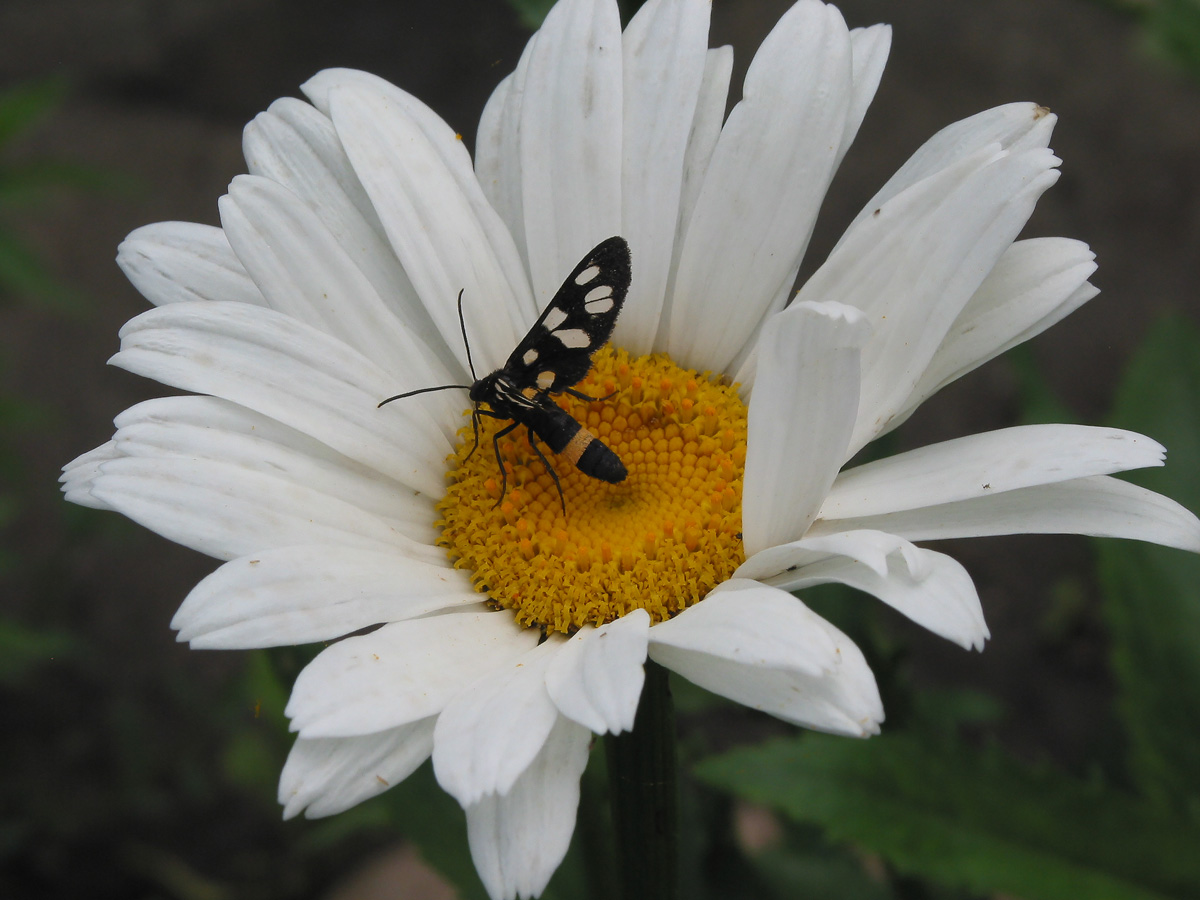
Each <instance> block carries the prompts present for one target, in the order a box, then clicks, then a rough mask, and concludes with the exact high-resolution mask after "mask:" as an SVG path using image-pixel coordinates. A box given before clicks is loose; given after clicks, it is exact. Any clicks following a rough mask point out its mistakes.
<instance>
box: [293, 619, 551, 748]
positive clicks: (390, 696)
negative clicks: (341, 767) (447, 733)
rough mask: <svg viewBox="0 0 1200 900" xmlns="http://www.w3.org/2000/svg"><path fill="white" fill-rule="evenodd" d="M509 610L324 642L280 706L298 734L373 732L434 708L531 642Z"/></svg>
mask: <svg viewBox="0 0 1200 900" xmlns="http://www.w3.org/2000/svg"><path fill="white" fill-rule="evenodd" d="M537 640H538V631H537V629H536V628H522V627H521V626H519V625H517V624H516V622H515V621H514V620H513V616H512V613H510V612H507V611H504V612H479V611H469V612H461V613H445V614H443V615H434V616H426V617H424V618H420V619H412V620H409V621H404V622H395V623H393V624H391V625H384V626H383V627H382V628H380V629H378V630H377V631H373V632H371V633H370V634H364V635H362V636H360V637H351V638H346V639H345V640H344V641H339V642H338V643H336V644H334V645H332V646H331V647H328V648H326V649H325V650H323V651H322V652H321V654H320V655H319V656H318V657H317V658H316V659H314V660H313V661H312V662H311V663H309V664H308V665H307V666H305V668H304V671H302V672H301V673H300V675H299V676H298V677H297V678H296V684H295V687H293V688H292V698H291V700H289V701H288V705H287V709H286V710H285V712H286V713H287V715H288V716H289V717H290V718H291V720H292V730H293V731H299V732H300V735H301V737H305V738H316V737H351V736H354V735H359V734H374V733H376V732H379V731H384V730H386V729H389V728H395V727H396V726H398V725H405V724H407V723H409V722H415V721H416V720H417V719H423V718H425V717H426V716H431V715H436V714H437V713H439V712H441V711H442V709H443V707H445V705H446V703H447V702H449V700H450V698H451V697H453V696H454V695H455V694H457V693H459V692H460V691H462V690H463V689H464V688H466V687H468V686H469V685H470V684H471V683H472V682H474V681H475V680H477V679H478V678H480V677H481V676H483V675H485V674H486V673H488V672H491V671H495V670H496V669H497V668H500V667H506V666H508V665H510V664H511V663H512V661H514V660H515V659H517V658H518V657H520V656H521V655H522V654H523V653H525V652H526V651H527V650H529V649H530V648H531V647H533V646H535V645H536V644H537Z"/></svg>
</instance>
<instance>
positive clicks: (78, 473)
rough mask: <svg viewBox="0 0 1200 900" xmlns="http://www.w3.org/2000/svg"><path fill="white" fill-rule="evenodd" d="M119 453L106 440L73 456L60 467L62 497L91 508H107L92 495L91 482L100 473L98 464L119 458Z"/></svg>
mask: <svg viewBox="0 0 1200 900" xmlns="http://www.w3.org/2000/svg"><path fill="white" fill-rule="evenodd" d="M120 456H121V453H120V451H119V450H117V445H116V444H115V443H114V442H113V441H107V442H105V443H103V444H101V445H100V446H99V447H96V448H95V449H94V450H89V451H88V452H87V453H82V454H80V455H79V456H77V457H75V458H74V459H73V460H71V461H70V462H69V463H67V464H66V465H65V466H63V469H62V475H60V476H59V478H58V480H59V482H60V483H61V484H62V492H63V497H64V498H65V499H67V500H69V501H70V502H71V503H78V504H79V505H80V506H87V507H90V508H91V509H109V506H108V504H107V503H104V502H103V501H101V500H98V499H96V498H95V497H93V496H92V484H93V483H94V482H95V481H96V478H97V477H99V475H100V464H101V463H105V462H108V461H109V460H110V459H119V458H120Z"/></svg>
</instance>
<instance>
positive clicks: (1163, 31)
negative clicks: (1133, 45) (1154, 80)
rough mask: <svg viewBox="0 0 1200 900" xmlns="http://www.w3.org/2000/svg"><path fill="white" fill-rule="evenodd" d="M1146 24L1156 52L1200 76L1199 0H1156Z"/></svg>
mask: <svg viewBox="0 0 1200 900" xmlns="http://www.w3.org/2000/svg"><path fill="white" fill-rule="evenodd" d="M1145 24H1146V34H1147V37H1148V38H1149V40H1150V46H1151V48H1152V49H1153V50H1154V51H1155V52H1157V53H1158V54H1160V55H1161V56H1164V57H1166V58H1167V59H1169V60H1171V61H1172V62H1174V63H1176V64H1177V65H1179V66H1181V67H1182V68H1183V69H1185V70H1186V71H1187V72H1189V73H1190V74H1191V75H1192V76H1193V77H1200V0H1157V2H1155V3H1152V4H1150V11H1149V14H1148V15H1147V17H1146V23H1145Z"/></svg>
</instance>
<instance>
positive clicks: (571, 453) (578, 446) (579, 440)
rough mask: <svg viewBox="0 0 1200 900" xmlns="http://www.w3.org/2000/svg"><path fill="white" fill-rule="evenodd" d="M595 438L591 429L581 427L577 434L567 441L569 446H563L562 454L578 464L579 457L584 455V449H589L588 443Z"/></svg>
mask: <svg viewBox="0 0 1200 900" xmlns="http://www.w3.org/2000/svg"><path fill="white" fill-rule="evenodd" d="M595 439H596V438H595V437H594V436H593V435H592V433H591V432H590V431H588V430H587V429H586V428H583V427H580V429H579V430H578V431H577V432H575V436H574V437H573V438H571V440H570V441H569V442H568V443H567V446H565V447H563V449H562V453H561V454H560V455H561V456H565V457H566V458H567V459H569V460H570V461H571V464H572V465H576V464H578V462H579V457H581V456H583V451H584V450H586V449H587V447H588V444H590V443H591V442H592V441H594V440H595Z"/></svg>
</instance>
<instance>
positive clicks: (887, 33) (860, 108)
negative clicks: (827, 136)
mask: <svg viewBox="0 0 1200 900" xmlns="http://www.w3.org/2000/svg"><path fill="white" fill-rule="evenodd" d="M850 45H851V49H852V51H853V59H854V72H853V76H852V77H853V82H854V88H853V90H852V92H851V94H850V110H849V112H848V113H847V114H846V130H845V132H844V133H843V135H842V146H841V152H840V153H838V162H839V163H840V162H841V160H842V158H843V157H844V156H845V155H846V151H847V150H849V149H850V144H852V143H853V142H854V138H855V137H856V136H857V135H858V128H859V126H860V125H862V121H863V119H864V118H865V117H866V115H867V107H868V106H870V105H871V101H872V100H874V99H875V91H876V90H878V88H879V81H880V79H882V78H883V69H884V66H886V65H887V59H888V54H889V53H890V52H891V49H892V27H891V26H890V25H872V26H871V27H870V28H855V29H853V30H851V32H850Z"/></svg>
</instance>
